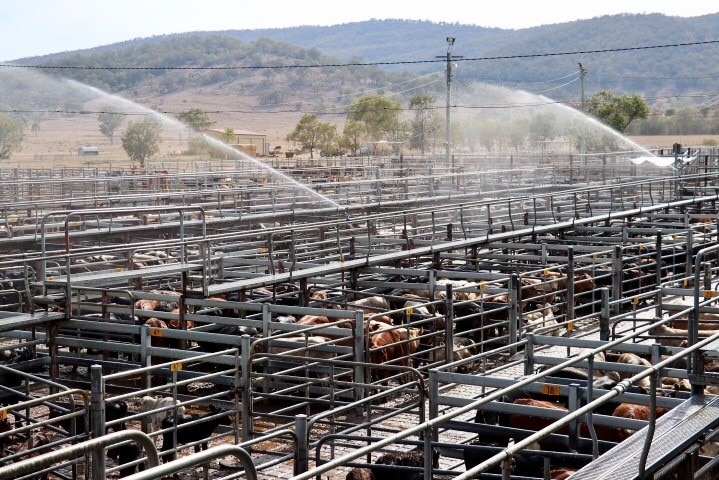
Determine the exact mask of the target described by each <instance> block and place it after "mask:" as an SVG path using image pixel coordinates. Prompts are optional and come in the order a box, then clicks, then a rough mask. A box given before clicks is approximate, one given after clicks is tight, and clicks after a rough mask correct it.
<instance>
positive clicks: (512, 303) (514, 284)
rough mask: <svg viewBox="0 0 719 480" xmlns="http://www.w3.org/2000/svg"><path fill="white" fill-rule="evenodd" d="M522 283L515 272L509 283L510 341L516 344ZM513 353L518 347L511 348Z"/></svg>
mask: <svg viewBox="0 0 719 480" xmlns="http://www.w3.org/2000/svg"><path fill="white" fill-rule="evenodd" d="M519 289H520V284H519V276H517V274H516V273H513V274H512V276H511V277H510V284H509V339H508V341H509V342H510V343H512V344H516V343H517V342H518V341H519V331H520V329H519V328H518V323H517V322H518V321H519V312H518V307H519V298H520V291H519ZM510 352H511V353H512V355H514V354H515V353H517V347H516V346H514V347H512V348H511V349H510Z"/></svg>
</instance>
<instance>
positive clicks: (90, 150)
mask: <svg viewBox="0 0 719 480" xmlns="http://www.w3.org/2000/svg"><path fill="white" fill-rule="evenodd" d="M86 155H100V149H99V148H97V147H80V148H78V149H77V156H78V157H84V156H86Z"/></svg>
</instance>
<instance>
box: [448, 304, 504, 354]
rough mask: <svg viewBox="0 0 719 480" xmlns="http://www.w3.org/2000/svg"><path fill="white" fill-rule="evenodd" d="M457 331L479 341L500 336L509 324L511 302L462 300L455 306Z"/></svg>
mask: <svg viewBox="0 0 719 480" xmlns="http://www.w3.org/2000/svg"><path fill="white" fill-rule="evenodd" d="M454 317H455V319H456V321H455V331H456V332H457V333H458V334H466V336H471V337H472V338H473V339H474V340H475V342H477V343H479V342H482V341H485V340H488V339H493V338H498V337H500V336H502V335H503V334H504V332H505V331H506V330H507V328H508V326H509V304H508V303H506V302H500V301H486V300H484V299H480V300H476V301H473V302H461V303H459V304H457V305H456V306H455V308H454Z"/></svg>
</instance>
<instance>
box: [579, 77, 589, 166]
mask: <svg viewBox="0 0 719 480" xmlns="http://www.w3.org/2000/svg"><path fill="white" fill-rule="evenodd" d="M586 75H587V69H585V68H584V67H583V66H582V64H581V63H580V64H579V79H580V80H581V84H582V113H584V114H586V113H587V112H586V110H585V104H584V77H585V76H586ZM585 137H586V132H585V131H584V124H582V129H581V138H580V144H579V145H580V146H579V153H580V155H581V157H582V167H586V166H587V139H586V138H585Z"/></svg>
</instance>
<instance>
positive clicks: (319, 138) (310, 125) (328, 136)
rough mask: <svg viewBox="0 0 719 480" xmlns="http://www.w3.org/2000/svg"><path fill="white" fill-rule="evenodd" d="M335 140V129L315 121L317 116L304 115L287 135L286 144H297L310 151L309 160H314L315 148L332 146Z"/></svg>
mask: <svg viewBox="0 0 719 480" xmlns="http://www.w3.org/2000/svg"><path fill="white" fill-rule="evenodd" d="M336 138H337V127H336V126H334V125H332V124H331V123H323V122H320V121H319V120H317V115H312V114H309V113H306V114H304V115H303V116H302V118H300V121H299V122H297V125H296V126H295V129H294V130H292V131H291V132H290V133H288V134H287V137H286V138H285V139H286V140H287V141H288V142H289V141H292V142H298V143H301V144H302V147H303V148H304V149H308V150H309V151H310V158H314V156H313V153H314V150H315V148H321V147H323V146H327V145H332V144H333V142H335V141H336V140H335V139H336Z"/></svg>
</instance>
